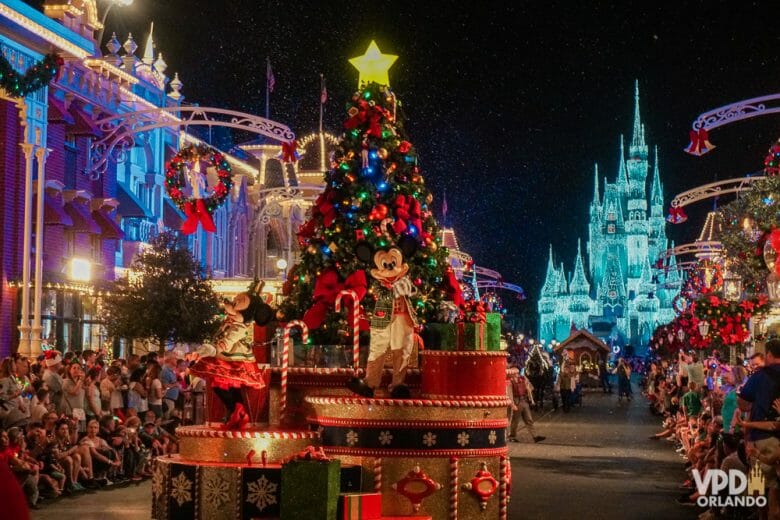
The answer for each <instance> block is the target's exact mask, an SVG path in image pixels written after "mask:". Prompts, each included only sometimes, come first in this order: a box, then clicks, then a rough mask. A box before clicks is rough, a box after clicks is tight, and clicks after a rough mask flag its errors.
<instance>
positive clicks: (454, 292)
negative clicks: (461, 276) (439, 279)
mask: <svg viewBox="0 0 780 520" xmlns="http://www.w3.org/2000/svg"><path fill="white" fill-rule="evenodd" d="M444 282H445V289H444V290H445V292H446V293H447V296H448V298H449V300H450V301H451V302H452V303H454V304H455V305H457V306H458V307H462V306H463V304H464V303H466V301H465V300H464V299H463V291H461V290H460V283H459V282H458V279H457V278H456V277H455V271H454V270H453V269H452V267H447V271H446V272H445V273H444Z"/></svg>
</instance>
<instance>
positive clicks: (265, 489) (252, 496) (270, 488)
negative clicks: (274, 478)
mask: <svg viewBox="0 0 780 520" xmlns="http://www.w3.org/2000/svg"><path fill="white" fill-rule="evenodd" d="M278 487H279V484H276V483H274V482H271V481H270V480H268V479H267V478H265V475H263V476H261V477H260V478H259V479H257V480H256V481H255V482H250V483H249V486H248V491H249V492H248V493H247V497H246V501H247V502H249V503H250V504H254V505H255V506H256V507H257V509H258V510H260V511H262V510H263V509H265V508H266V507H268V506H270V505H272V504H276V488H278Z"/></svg>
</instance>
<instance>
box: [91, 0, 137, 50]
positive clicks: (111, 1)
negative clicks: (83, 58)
mask: <svg viewBox="0 0 780 520" xmlns="http://www.w3.org/2000/svg"><path fill="white" fill-rule="evenodd" d="M132 3H133V0H108V1H107V2H106V10H105V11H103V18H101V19H100V25H101V26H102V27H101V28H100V32H99V33H98V37H97V43H98V48H100V45H101V44H102V42H103V33H105V32H106V18H108V13H109V12H110V11H111V8H112V7H114V6H115V5H118V6H119V7H127V6H129V5H132Z"/></svg>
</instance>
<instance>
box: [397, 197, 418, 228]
mask: <svg viewBox="0 0 780 520" xmlns="http://www.w3.org/2000/svg"><path fill="white" fill-rule="evenodd" d="M394 206H395V210H394V211H395V218H396V221H395V222H394V223H393V231H395V233H396V234H397V235H399V234H401V233H403V232H404V231H406V230H407V228H408V227H409V226H414V227H415V228H417V231H418V232H419V233H420V235H421V236H422V234H423V229H422V220H421V217H422V214H421V213H420V201H418V200H417V199H415V198H414V197H412V196H411V195H398V196H397V197H396V198H395V202H394Z"/></svg>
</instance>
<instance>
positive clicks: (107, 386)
mask: <svg viewBox="0 0 780 520" xmlns="http://www.w3.org/2000/svg"><path fill="white" fill-rule="evenodd" d="M121 373H122V371H121V370H120V369H119V367H117V366H115V365H112V366H110V367H108V368H107V369H106V377H104V378H103V379H101V380H100V406H101V408H102V409H103V410H109V411H111V410H114V409H115V408H122V406H116V407H115V406H113V405H112V400H111V397H112V395H113V393H114V392H115V391H116V390H117V384H118V383H119V381H120V380H121Z"/></svg>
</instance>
